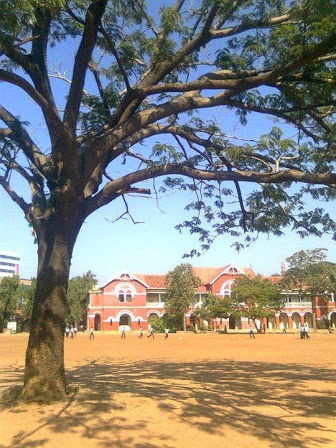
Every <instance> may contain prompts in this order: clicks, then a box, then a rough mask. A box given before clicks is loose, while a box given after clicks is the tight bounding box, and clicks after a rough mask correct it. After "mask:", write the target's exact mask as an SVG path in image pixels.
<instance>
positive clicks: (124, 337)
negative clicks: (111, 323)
mask: <svg viewBox="0 0 336 448" xmlns="http://www.w3.org/2000/svg"><path fill="white" fill-rule="evenodd" d="M121 339H126V329H125V326H123V327H122V328H121Z"/></svg>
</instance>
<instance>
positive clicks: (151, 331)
mask: <svg viewBox="0 0 336 448" xmlns="http://www.w3.org/2000/svg"><path fill="white" fill-rule="evenodd" d="M148 331H149V335H148V336H147V338H150V337H152V338H153V339H154V327H152V326H151V325H150V326H149V327H148Z"/></svg>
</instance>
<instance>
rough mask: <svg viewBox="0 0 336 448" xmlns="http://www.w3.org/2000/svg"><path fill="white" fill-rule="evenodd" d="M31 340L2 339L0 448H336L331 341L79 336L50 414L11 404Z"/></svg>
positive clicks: (318, 337) (323, 337)
mask: <svg viewBox="0 0 336 448" xmlns="http://www.w3.org/2000/svg"><path fill="white" fill-rule="evenodd" d="M27 340H28V337H27V335H24V334H18V335H2V334H1V335H0V393H1V402H0V406H1V413H0V447H1V448H17V447H21V448H23V447H24V448H56V447H57V448H62V447H69V448H96V447H97V448H98V447H99V448H103V447H105V446H106V447H109V448H226V447H228V448H229V447H230V448H266V447H268V448H278V447H286V448H291V447H293V448H315V447H323V448H335V447H336V381H335V366H336V365H335V354H336V335H332V334H311V339H309V340H300V338H299V336H298V335H297V334H286V335H285V334H284V335H283V334H265V335H257V336H256V339H255V340H253V339H250V338H249V335H248V334H227V335H221V334H198V335H197V334H183V333H181V334H179V333H177V334H170V335H169V338H168V339H167V340H164V335H162V334H156V335H155V340H152V339H148V338H146V335H145V337H144V339H143V340H139V339H138V335H137V334H128V335H127V338H126V340H121V339H120V335H119V334H99V333H97V334H96V337H95V340H94V341H90V340H89V337H88V333H84V334H79V335H78V336H77V337H76V338H75V339H73V340H71V339H66V341H65V345H66V347H65V350H66V354H65V359H66V369H67V378H68V381H69V383H70V385H71V391H72V395H71V398H70V399H69V401H68V402H66V403H57V404H54V405H49V406H40V405H36V404H35V405H30V406H27V405H22V404H17V403H16V402H15V401H13V398H12V396H13V391H15V390H16V389H17V388H18V386H19V385H20V384H21V382H22V378H23V367H24V355H25V349H26V345H27Z"/></svg>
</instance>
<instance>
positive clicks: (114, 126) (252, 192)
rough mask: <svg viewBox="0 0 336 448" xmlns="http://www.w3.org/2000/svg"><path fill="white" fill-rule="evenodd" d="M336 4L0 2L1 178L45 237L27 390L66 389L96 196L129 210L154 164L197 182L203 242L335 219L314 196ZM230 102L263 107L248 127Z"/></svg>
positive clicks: (321, 181) (322, 186)
mask: <svg viewBox="0 0 336 448" xmlns="http://www.w3.org/2000/svg"><path fill="white" fill-rule="evenodd" d="M335 15H336V6H335V1H334V0H323V1H321V0H295V1H291V2H289V1H286V0H277V1H263V0H256V1H254V2H251V1H250V0H242V1H241V0H239V1H224V0H199V1H197V2H193V1H188V2H186V1H184V0H177V1H176V2H173V1H162V2H153V1H148V2H146V1H134V0H118V1H108V0H92V1H91V0H81V1H73V0H44V1H38V0H31V1H29V0H11V1H2V2H1V24H0V81H1V92H3V91H4V89H6V88H7V87H8V89H9V92H10V94H9V95H8V96H7V95H1V105H0V169H1V171H0V186H1V188H2V190H3V191H4V192H5V193H6V194H7V195H8V196H9V198H11V199H12V201H13V203H15V204H16V205H17V206H18V207H20V209H21V211H22V213H23V216H24V218H25V219H26V220H27V221H28V222H29V223H30V224H31V225H32V227H33V231H34V235H35V237H36V242H37V250H38V266H37V275H36V293H35V299H34V306H33V311H32V322H31V329H30V334H29V342H28V348H27V355H26V366H25V375H24V386H23V391H22V398H23V399H24V400H26V401H35V400H36V401H39V402H42V401H47V402H50V401H51V400H58V399H62V398H65V397H66V396H67V395H66V379H65V368H64V338H63V330H64V320H65V318H66V316H67V314H68V305H67V300H66V295H67V289H68V282H69V273H70V266H71V260H72V255H73V251H74V247H75V244H76V240H77V237H78V235H79V233H80V231H81V229H82V227H83V224H84V222H85V221H86V220H87V219H88V217H90V216H91V215H92V214H93V213H95V212H96V211H97V210H99V209H100V208H102V207H104V206H107V205H112V204H116V207H115V210H116V213H118V212H117V210H118V209H119V208H120V205H119V204H120V203H121V204H123V205H124V206H125V209H124V213H123V215H125V216H128V217H132V215H131V213H132V210H131V209H130V207H129V203H128V198H129V197H130V195H133V197H134V195H138V196H143V195H149V194H151V191H150V188H149V186H150V185H153V188H154V191H155V194H154V196H153V197H154V198H156V197H157V189H156V187H157V182H156V179H158V178H161V179H163V180H162V184H161V186H162V189H163V191H164V190H167V189H168V188H176V189H180V190H183V191H188V192H193V193H194V196H193V198H194V199H191V201H192V202H191V203H190V204H189V206H188V210H190V211H191V213H192V215H191V216H190V219H188V220H187V221H185V222H183V223H181V225H180V226H178V228H179V229H184V228H188V229H189V230H190V231H191V232H192V233H193V234H196V235H199V237H200V240H201V246H202V247H201V250H204V249H207V248H208V247H209V245H210V244H211V243H212V241H213V240H214V238H215V237H216V236H218V235H223V234H229V235H231V236H233V237H235V238H236V247H237V248H241V247H243V246H244V245H245V244H249V242H251V241H252V240H253V239H254V238H256V237H257V235H259V234H260V233H266V234H269V233H271V234H275V235H281V234H282V232H283V229H285V228H288V227H289V228H291V229H293V230H295V231H297V232H299V234H300V235H301V236H307V235H310V234H315V235H316V234H318V235H320V234H322V233H325V232H331V233H332V234H335V232H336V227H335V222H334V220H333V219H332V218H331V217H330V216H329V215H328V213H326V212H325V211H324V210H323V209H322V208H315V209H314V207H312V208H313V209H311V207H309V206H308V205H307V204H310V201H309V200H307V197H308V199H310V198H311V196H312V197H313V198H321V199H323V200H324V201H327V200H329V199H332V198H334V197H335V185H336V173H335V165H334V161H335V156H334V154H335V151H334V145H335V135H336V133H335V123H334V114H335V98H334V89H335V82H334V78H335V73H334V63H335V58H336V51H335V42H336V24H335V20H334V17H335ZM10 95H11V96H12V98H13V101H12V102H11V103H10V101H7V99H8V97H9V96H10ZM27 99H28V101H27V102H25V101H26V100H27ZM18 102H19V107H17V103H18ZM24 102H25V103H24ZM23 104H25V105H24V106H23ZM27 104H29V106H26V105H27ZM18 111H19V112H18ZM232 117H234V119H235V121H236V120H237V121H239V122H240V124H241V125H242V126H243V125H245V124H247V123H248V120H249V119H250V118H251V119H252V120H253V118H254V119H255V120H257V119H260V118H259V117H267V118H269V120H263V122H264V123H265V130H263V133H264V135H262V136H260V135H259V131H260V128H261V127H259V126H258V127H255V128H256V132H253V129H250V130H249V137H248V139H246V138H245V139H244V137H243V136H241V135H237V134H236V133H235V135H232V133H231V132H230V129H232V128H233V127H235V126H234V125H235V124H236V123H232V122H231V118H232ZM255 117H257V118H255ZM274 119H275V120H277V122H278V123H279V125H278V126H282V125H283V124H285V125H286V126H285V129H286V133H287V134H288V135H292V136H294V138H288V137H287V136H286V135H285V133H284V131H283V130H282V129H281V128H280V127H277V128H271V127H270V126H269V124H270V123H273V122H274ZM261 120H262V119H261ZM271 126H272V125H271ZM138 200H139V199H138ZM118 203H119V204H118ZM177 216H178V215H177ZM118 217H120V215H118V214H117V216H116V219H117V218H118ZM4 218H5V216H4ZM111 233H112V234H113V228H111ZM113 237H114V238H118V235H114V236H113ZM197 252H198V251H196V250H195V252H194V251H191V253H192V254H194V253H197Z"/></svg>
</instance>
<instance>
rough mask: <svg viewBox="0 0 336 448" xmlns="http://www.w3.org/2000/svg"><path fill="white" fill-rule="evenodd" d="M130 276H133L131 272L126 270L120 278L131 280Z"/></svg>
mask: <svg viewBox="0 0 336 448" xmlns="http://www.w3.org/2000/svg"><path fill="white" fill-rule="evenodd" d="M130 278H131V276H130V275H129V274H127V273H126V272H124V273H123V274H121V276H120V280H130Z"/></svg>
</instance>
